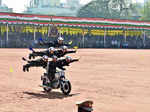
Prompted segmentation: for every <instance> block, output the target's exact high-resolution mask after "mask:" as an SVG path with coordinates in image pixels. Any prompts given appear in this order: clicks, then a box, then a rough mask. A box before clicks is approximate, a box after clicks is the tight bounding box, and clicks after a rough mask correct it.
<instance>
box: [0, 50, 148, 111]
mask: <svg viewBox="0 0 150 112" xmlns="http://www.w3.org/2000/svg"><path fill="white" fill-rule="evenodd" d="M28 53H29V50H27V49H0V112H77V108H76V106H75V102H76V101H81V100H85V99H91V100H93V101H94V105H93V106H94V110H95V112H150V50H117V49H81V50H78V53H77V54H76V55H72V56H73V57H79V56H81V59H80V62H76V63H73V64H72V65H71V66H70V67H69V68H67V71H66V76H67V78H68V79H69V80H70V81H71V83H72V92H71V94H70V96H67V97H66V96H64V95H63V94H62V93H61V92H60V91H59V90H55V91H53V92H51V93H49V94H45V93H44V92H43V90H42V88H40V87H39V86H38V85H39V84H41V81H40V76H41V74H42V73H43V72H44V70H43V69H41V68H31V69H30V72H25V73H24V72H23V71H22V65H23V64H25V62H23V61H22V60H21V57H22V56H27V55H28ZM10 68H13V72H10Z"/></svg>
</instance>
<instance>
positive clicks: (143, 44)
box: [143, 31, 146, 48]
mask: <svg viewBox="0 0 150 112" xmlns="http://www.w3.org/2000/svg"><path fill="white" fill-rule="evenodd" d="M145 36H146V35H145V31H144V37H143V38H144V39H143V45H144V48H145V46H146V43H145Z"/></svg>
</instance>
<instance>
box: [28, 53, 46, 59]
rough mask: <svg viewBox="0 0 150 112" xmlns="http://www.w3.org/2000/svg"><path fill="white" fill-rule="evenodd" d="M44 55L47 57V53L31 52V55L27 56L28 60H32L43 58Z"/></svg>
mask: <svg viewBox="0 0 150 112" xmlns="http://www.w3.org/2000/svg"><path fill="white" fill-rule="evenodd" d="M44 55H48V52H47V51H39V52H36V51H34V52H32V53H31V54H29V59H32V58H33V59H34V58H35V57H37V56H44Z"/></svg>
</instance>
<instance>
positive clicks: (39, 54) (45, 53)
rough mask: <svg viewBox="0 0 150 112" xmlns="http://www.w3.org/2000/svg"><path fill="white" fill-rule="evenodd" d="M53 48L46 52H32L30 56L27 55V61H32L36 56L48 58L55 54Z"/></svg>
mask: <svg viewBox="0 0 150 112" xmlns="http://www.w3.org/2000/svg"><path fill="white" fill-rule="evenodd" d="M55 51H56V50H55V48H54V47H50V48H49V49H48V50H46V51H40V52H36V51H33V52H32V53H31V54H29V59H32V58H33V59H34V58H35V57H37V56H44V55H46V56H48V57H52V56H53V55H54V54H55Z"/></svg>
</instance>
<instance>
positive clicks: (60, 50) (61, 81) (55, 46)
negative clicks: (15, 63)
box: [22, 37, 79, 95]
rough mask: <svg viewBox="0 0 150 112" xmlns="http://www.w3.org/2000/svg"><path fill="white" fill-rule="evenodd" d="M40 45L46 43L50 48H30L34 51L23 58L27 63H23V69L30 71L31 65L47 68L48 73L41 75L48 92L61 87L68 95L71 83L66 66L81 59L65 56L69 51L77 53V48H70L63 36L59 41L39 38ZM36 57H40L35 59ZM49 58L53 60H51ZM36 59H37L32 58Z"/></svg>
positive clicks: (43, 85)
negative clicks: (38, 49)
mask: <svg viewBox="0 0 150 112" xmlns="http://www.w3.org/2000/svg"><path fill="white" fill-rule="evenodd" d="M39 43H40V45H46V46H48V47H49V48H48V49H47V50H45V51H40V52H37V51H35V50H33V49H32V48H30V50H31V51H32V53H30V54H29V60H27V59H25V58H24V57H23V58H22V59H23V60H24V61H26V62H27V64H25V65H23V71H24V72H26V71H27V72H29V68H30V67H43V68H44V69H46V73H44V75H42V76H41V80H42V85H41V87H42V88H43V89H44V91H46V92H50V91H51V90H52V89H59V88H60V89H61V91H62V92H63V93H64V94H65V95H68V94H69V93H70V92H71V83H70V81H69V80H67V79H66V78H65V72H64V70H66V69H65V68H64V67H65V66H69V64H70V63H72V62H75V61H79V59H72V58H71V57H70V56H66V57H64V56H65V55H66V54H69V53H76V51H77V50H76V49H75V50H68V47H67V46H70V45H69V44H65V43H64V39H63V38H62V37H58V39H57V41H54V42H47V43H46V42H44V41H43V40H41V39H40V40H39ZM36 57H40V58H38V59H35V58H36ZM49 58H50V59H51V61H49ZM31 59H35V60H31Z"/></svg>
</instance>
